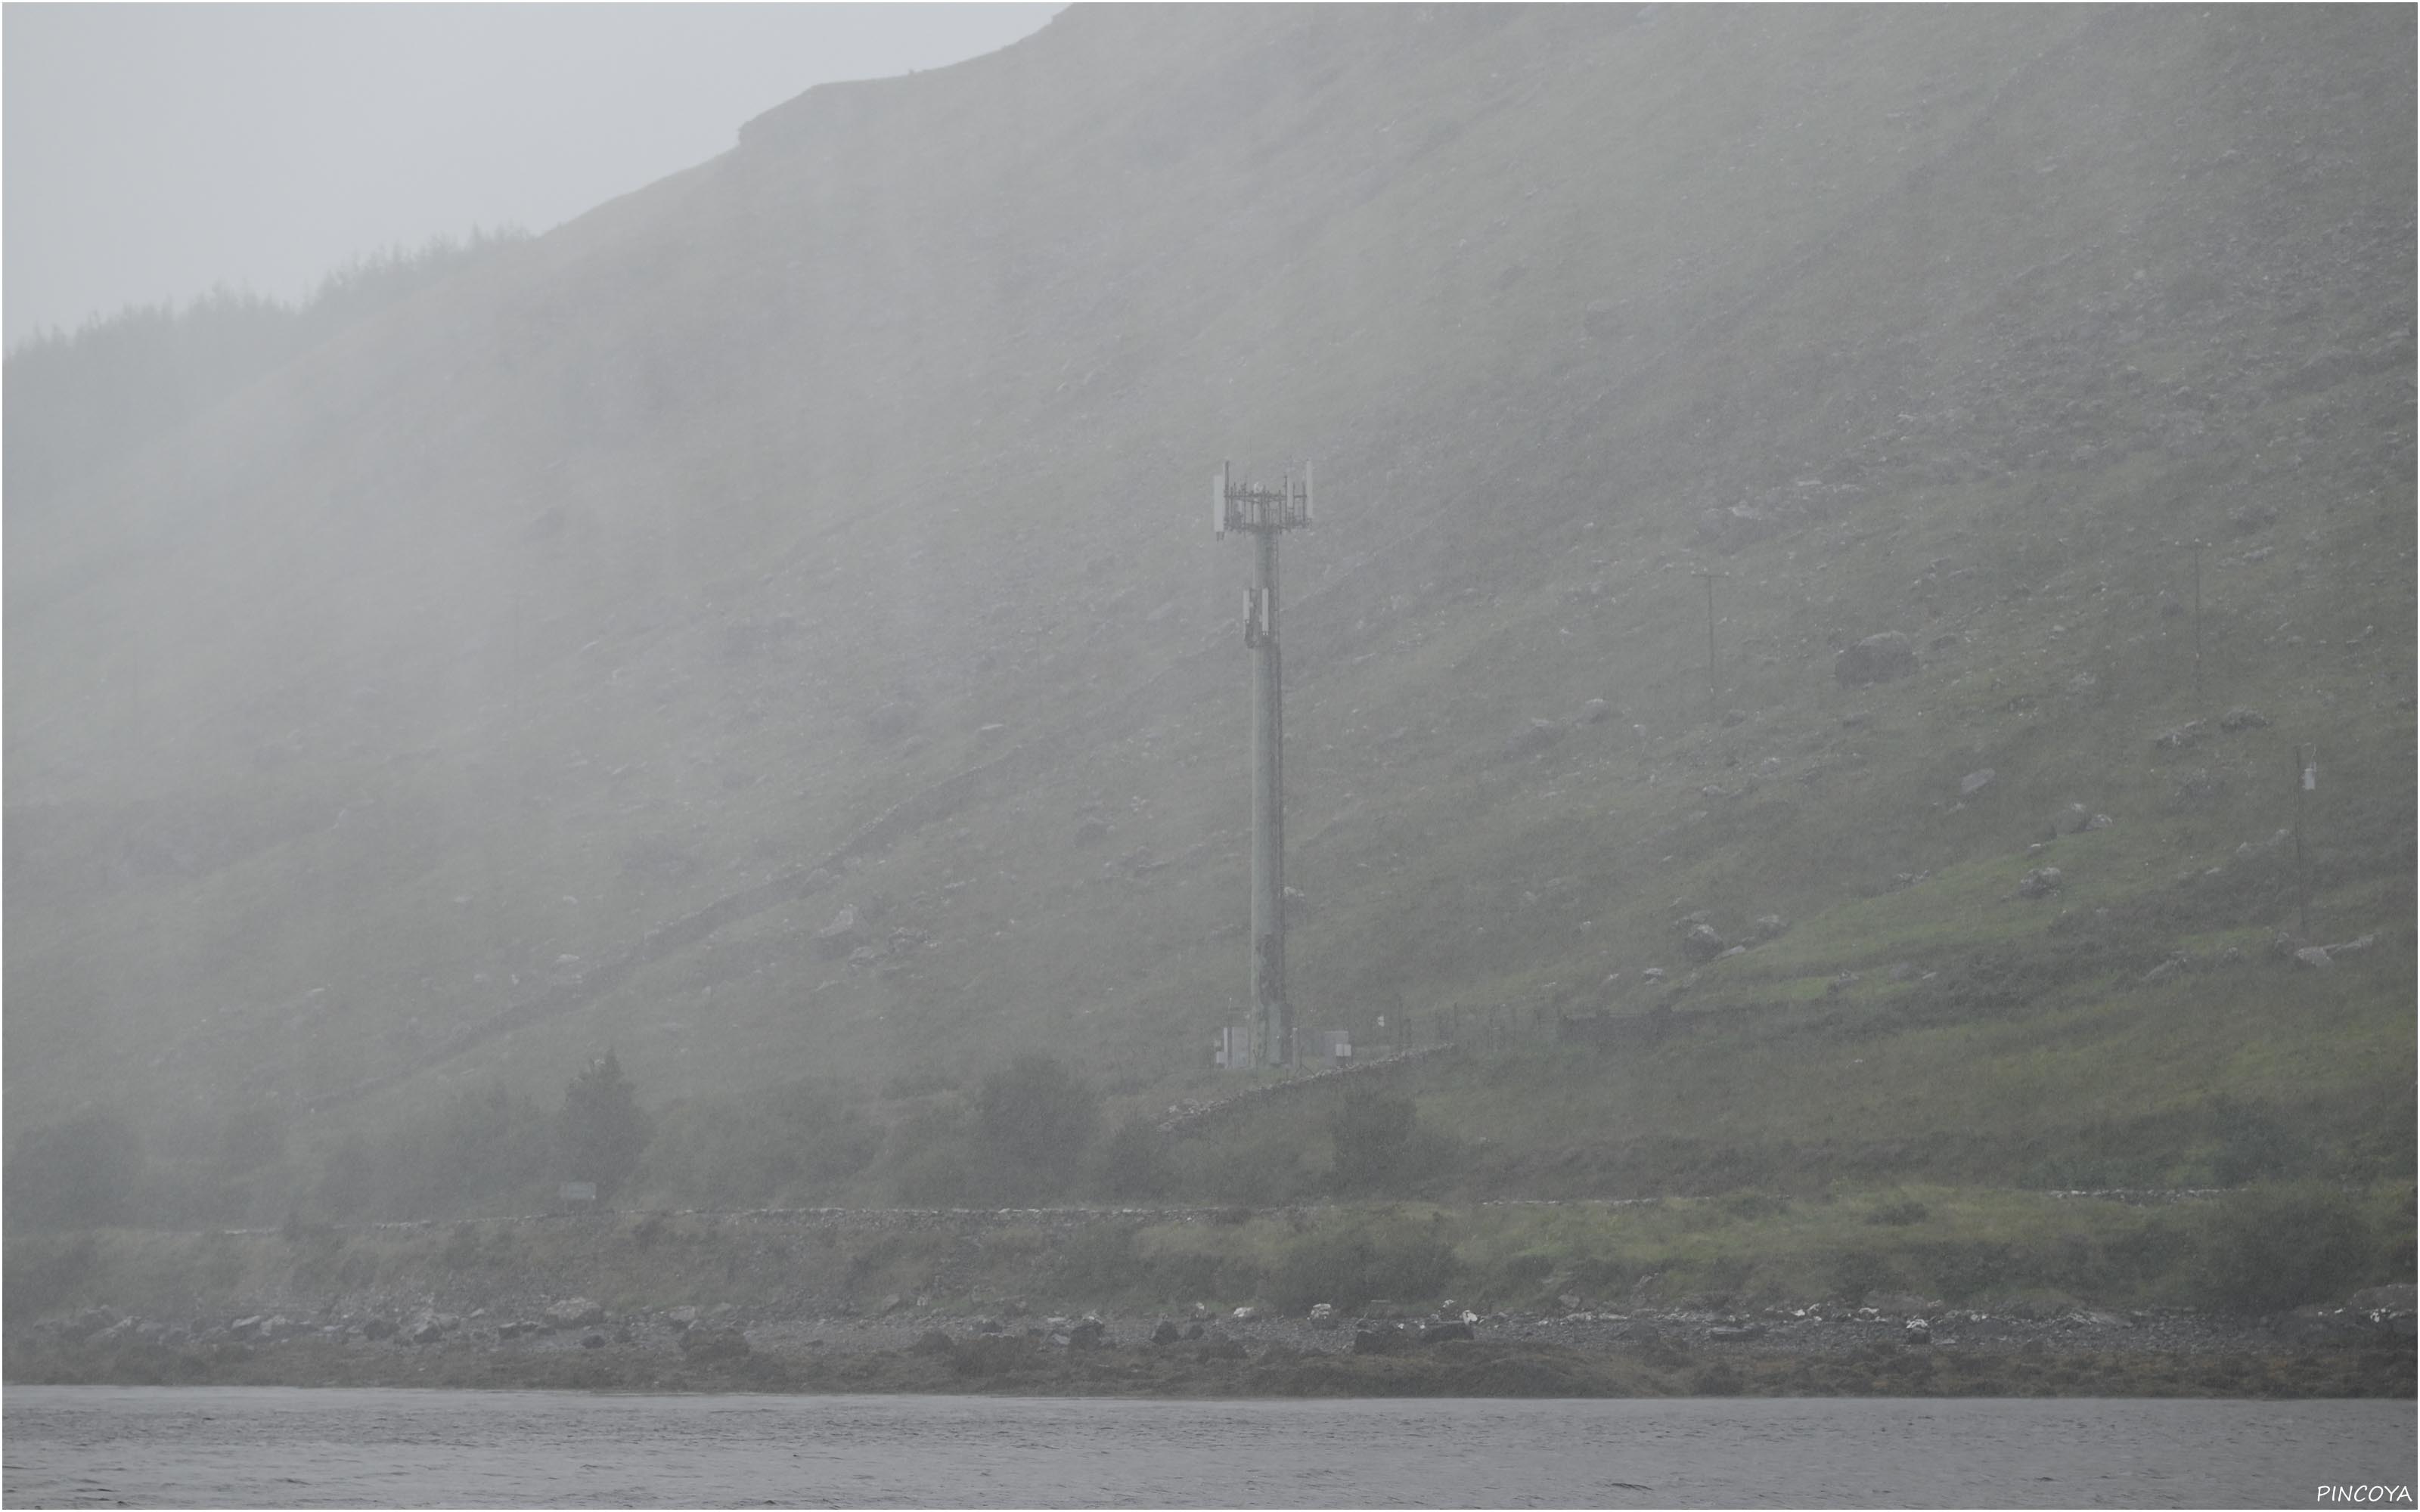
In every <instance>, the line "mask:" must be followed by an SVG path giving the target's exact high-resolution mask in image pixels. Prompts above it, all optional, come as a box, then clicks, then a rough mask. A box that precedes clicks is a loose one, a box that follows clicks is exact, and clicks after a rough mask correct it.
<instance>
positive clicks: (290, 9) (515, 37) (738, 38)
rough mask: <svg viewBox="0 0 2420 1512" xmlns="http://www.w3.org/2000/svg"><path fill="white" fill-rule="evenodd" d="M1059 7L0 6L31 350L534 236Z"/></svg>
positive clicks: (9, 299) (9, 150) (0, 169)
mask: <svg viewBox="0 0 2420 1512" xmlns="http://www.w3.org/2000/svg"><path fill="white" fill-rule="evenodd" d="M1058 9H1059V7H1058V6H1057V5H1055V4H1046V5H897V4H893V5H797V6H793V5H396V6H383V5H381V6H369V5H58V4H45V5H32V4H25V3H23V0H17V3H11V4H8V6H6V7H5V8H0V69H5V80H0V108H4V109H5V114H6V120H5V137H0V153H5V158H6V162H5V164H0V201H5V206H0V210H5V215H6V222H5V227H0V242H5V249H0V250H5V261H6V267H5V278H6V284H5V289H4V290H0V318H4V319H5V325H6V340H7V341H8V342H9V343H11V344H14V343H15V342H17V341H18V340H20V339H21V338H23V337H24V336H27V335H31V334H33V333H35V332H39V331H42V330H47V329H51V328H60V329H66V330H72V329H74V328H75V327H76V326H78V325H80V324H82V323H83V322H84V321H85V319H86V318H87V317H89V316H96V315H111V314H115V313H116V311H118V310H120V309H122V308H124V307H125V306H126V305H129V304H151V303H160V302H163V301H175V302H178V303H182V302H183V301H188V300H191V299H192V298H193V297H194V296H195V295H197V294H200V293H203V292H205V291H207V290H208V289H209V288H210V287H211V286H212V285H216V284H220V283H225V284H226V285H229V286H232V287H250V288H252V289H254V290H255V291H256V292H258V293H262V294H267V295H271V296H274V297H276V298H279V299H283V300H287V301H298V300H300V299H302V298H304V297H306V296H308V294H309V293H310V292H311V290H312V289H313V288H314V287H316V286H317V285H318V281H319V278H320V276H321V275H322V274H324V273H326V272H328V271H329V270H332V269H334V268H335V267H336V266H338V265H339V264H341V263H343V262H345V261H346V260H347V259H349V258H351V257H353V256H356V255H363V254H367V253H372V252H377V251H379V250H380V249H383V248H385V247H389V246H394V245H402V246H406V247H414V246H418V245H420V244H422V243H424V242H426V241H427V239H429V238H430V237H432V236H436V235H439V234H441V233H442V234H446V235H453V236H460V235H462V234H464V233H466V232H468V231H469V230H470V228H471V227H472V226H473V224H478V225H483V226H489V227H493V226H496V225H499V224H516V225H520V226H522V227H524V228H525V229H527V230H530V231H533V232H542V231H545V230H547V229H548V228H550V227H551V226H554V225H557V224H561V223H563V222H564V221H566V220H568V219H570V218H572V217H573V216H576V215H578V214H580V213H581V212H582V211H583V210H586V209H589V208H592V207H594V206H596V205H598V204H600V203H602V202H603V201H605V200H608V199H611V198H613V196H615V195H617V194H622V193H628V192H629V191H631V190H634V189H637V188H639V187H641V186H642V185H644V184H647V183H651V182H653V181H654V180H656V179H658V178H660V177H663V176H664V175H666V174H669V173H674V172H676V171H677V170H679V169H682V168H686V167H689V166H690V165H691V164H694V163H698V162H704V161H705V160H706V159H708V158H711V157H713V156H715V155H716V154H718V153H721V152H722V151H724V150H726V149H727V148H729V147H731V145H732V144H733V142H734V141H735V140H736V139H737V132H738V130H739V125H740V123H741V122H742V121H745V120H747V119H748V118H749V117H751V116H755V115H758V114H760V113H762V112H763V111H765V110H767V109H768V108H770V107H771V106H773V105H776V104H779V103H780V102H782V101H783V100H787V99H790V98H791V97H792V96H794V95H797V94H799V93H800V92H801V91H803V90H805V89H806V88H807V87H809V86H810V85H816V84H821V83H823V82H825V81H827V80H832V79H864V78H876V77H882V76H887V75H892V74H899V73H906V72H907V71H908V70H910V69H931V68H939V67H941V66H943V65H945V64H950V63H954V62H958V61H960V60H962V59H965V58H969V57H973V56H976V55H977V54H983V53H988V52H992V51H994V50H996V49H998V48H1001V47H1005V46H1007V45H1008V44H1009V43H1010V42H1013V41H1015V40H1016V39H1018V38H1021V37H1024V36H1027V35H1030V34H1031V33H1032V32H1035V31H1038V30H1040V29H1041V28H1042V26H1043V25H1044V23H1047V21H1048V20H1049V18H1050V17H1051V16H1052V15H1053V14H1054V13H1055V12H1056V11H1057V10H1058Z"/></svg>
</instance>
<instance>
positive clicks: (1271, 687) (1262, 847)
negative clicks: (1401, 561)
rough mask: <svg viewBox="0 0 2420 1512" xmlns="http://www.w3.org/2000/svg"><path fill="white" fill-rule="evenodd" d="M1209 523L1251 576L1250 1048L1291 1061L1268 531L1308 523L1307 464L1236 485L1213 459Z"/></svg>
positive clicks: (1273, 533) (1278, 684)
mask: <svg viewBox="0 0 2420 1512" xmlns="http://www.w3.org/2000/svg"><path fill="white" fill-rule="evenodd" d="M1210 484H1211V488H1210V523H1211V526H1212V528H1213V529H1214V530H1215V531H1216V532H1218V537H1219V538H1220V539H1221V540H1224V539H1225V538H1226V535H1227V532H1230V531H1236V532H1242V533H1244V534H1247V535H1250V536H1252V537H1253V543H1252V546H1253V560H1254V570H1253V573H1252V586H1251V587H1249V588H1248V589H1246V590H1245V591H1244V644H1245V645H1247V646H1249V647H1250V648H1251V649H1252V650H1253V651H1256V652H1258V653H1259V655H1258V656H1255V657H1254V658H1253V661H1252V1058H1253V1060H1254V1061H1255V1062H1256V1063H1257V1064H1260V1065H1263V1066H1290V1065H1293V1064H1294V1058H1295V1056H1294V1050H1295V1046H1294V1010H1293V1008H1292V1007H1291V1006H1290V1005H1289V1004H1288V1003H1287V1001H1286V978H1285V789H1284V772H1285V685H1284V675H1283V670H1282V668H1281V666H1280V661H1279V646H1278V537H1279V536H1280V534H1282V533H1284V532H1287V531H1290V530H1294V529H1295V528H1296V527H1297V526H1305V525H1309V524H1310V523H1311V464H1310V463H1308V462H1306V463H1304V464H1303V468H1302V476H1301V477H1300V478H1296V477H1295V475H1294V474H1293V473H1291V472H1289V473H1287V474H1286V475H1285V478H1284V481H1283V482H1281V483H1280V485H1279V486H1276V487H1274V488H1264V487H1263V486H1261V485H1259V484H1257V483H1247V484H1241V485H1238V484H1237V483H1236V482H1235V481H1234V480H1233V478H1232V477H1231V476H1230V475H1229V473H1228V467H1227V464H1226V463H1224V462H1221V463H1219V464H1218V475H1217V476H1216V477H1214V478H1212V479H1211V480H1210Z"/></svg>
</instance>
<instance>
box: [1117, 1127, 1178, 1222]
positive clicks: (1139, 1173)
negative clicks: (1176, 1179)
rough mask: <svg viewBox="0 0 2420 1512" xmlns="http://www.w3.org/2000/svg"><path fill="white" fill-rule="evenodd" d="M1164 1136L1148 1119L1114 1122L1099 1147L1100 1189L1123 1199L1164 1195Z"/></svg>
mask: <svg viewBox="0 0 2420 1512" xmlns="http://www.w3.org/2000/svg"><path fill="white" fill-rule="evenodd" d="M1163 1138H1164V1136H1163V1135H1162V1134H1160V1132H1159V1131H1158V1130H1157V1129H1155V1128H1153V1127H1152V1124H1151V1120H1149V1119H1141V1118H1135V1119H1127V1120H1126V1121H1125V1122H1124V1123H1122V1124H1120V1125H1118V1127H1117V1132H1116V1133H1114V1134H1110V1135H1109V1139H1108V1141H1107V1143H1106V1144H1105V1145H1104V1146H1103V1148H1102V1150H1101V1190H1102V1191H1103V1192H1105V1193H1107V1194H1108V1195H1109V1196H1112V1197H1115V1198H1117V1199H1119V1200H1121V1201H1125V1202H1145V1201H1149V1200H1151V1199H1153V1198H1156V1197H1161V1196H1167V1194H1168V1189H1169V1184H1170V1172H1169V1165H1168V1154H1167V1151H1166V1150H1165V1149H1162V1148H1161V1146H1162V1143H1163Z"/></svg>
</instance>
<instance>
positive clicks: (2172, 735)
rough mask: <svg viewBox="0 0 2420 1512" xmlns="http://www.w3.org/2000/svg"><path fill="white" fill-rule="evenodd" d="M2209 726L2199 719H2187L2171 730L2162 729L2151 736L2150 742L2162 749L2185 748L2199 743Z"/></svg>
mask: <svg viewBox="0 0 2420 1512" xmlns="http://www.w3.org/2000/svg"><path fill="white" fill-rule="evenodd" d="M2208 730H2209V726H2208V725H2207V724H2205V723H2204V722H2203V721H2202V720H2199V719H2188V720H2186V721H2185V722H2184V723H2183V724H2180V725H2178V726H2177V727H2176V728H2175V729H2173V730H2163V731H2161V732H2160V733H2158V734H2156V735H2153V736H2152V737H2151V744H2152V745H2154V746H2157V747H2159V748H2161V749H2162V750H2185V749H2188V748H2192V747H2194V746H2196V745H2198V744H2200V742H2201V737H2202V736H2203V735H2204V734H2205V733H2208Z"/></svg>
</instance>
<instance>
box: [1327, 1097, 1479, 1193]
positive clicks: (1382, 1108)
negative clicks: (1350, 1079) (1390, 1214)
mask: <svg viewBox="0 0 2420 1512" xmlns="http://www.w3.org/2000/svg"><path fill="white" fill-rule="evenodd" d="M1327 1129H1328V1134H1329V1137H1330V1138H1331V1139H1332V1140H1333V1141H1334V1143H1335V1147H1336V1165H1335V1178H1334V1180H1335V1183H1336V1189H1337V1190H1338V1191H1339V1192H1343V1193H1369V1192H1395V1191H1402V1190H1404V1189H1405V1188H1407V1187H1409V1186H1411V1185H1413V1184H1415V1183H1417V1182H1419V1180H1422V1179H1423V1178H1426V1177H1430V1176H1434V1175H1435V1174H1437V1173H1438V1172H1440V1171H1442V1170H1444V1169H1445V1168H1446V1166H1447V1165H1450V1158H1451V1152H1452V1147H1451V1143H1450V1141H1449V1140H1447V1139H1446V1138H1445V1137H1444V1136H1443V1135H1441V1134H1437V1133H1436V1132H1435V1130H1431V1129H1423V1128H1422V1127H1420V1123H1419V1108H1418V1107H1417V1106H1416V1105H1415V1104H1414V1103H1413V1102H1412V1100H1411V1099H1410V1098H1407V1097H1391V1096H1388V1094H1386V1093H1383V1092H1369V1091H1356V1092H1351V1093H1347V1094H1346V1096H1345V1098H1344V1100H1343V1102H1342V1103H1340V1104H1339V1105H1338V1107H1337V1109H1336V1112H1335V1113H1334V1115H1332V1116H1331V1117H1330V1118H1329V1119H1328V1125H1327Z"/></svg>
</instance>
